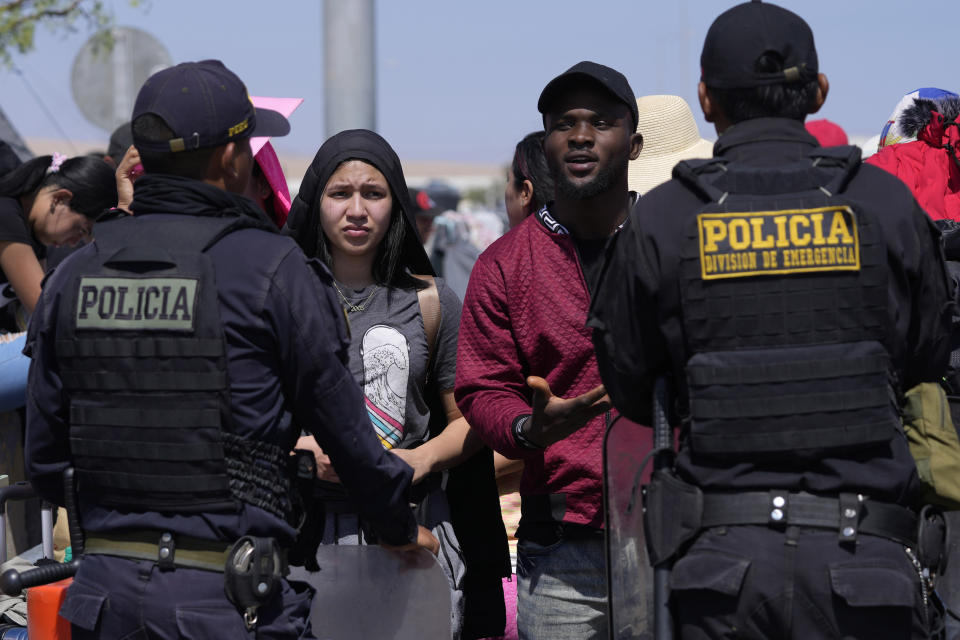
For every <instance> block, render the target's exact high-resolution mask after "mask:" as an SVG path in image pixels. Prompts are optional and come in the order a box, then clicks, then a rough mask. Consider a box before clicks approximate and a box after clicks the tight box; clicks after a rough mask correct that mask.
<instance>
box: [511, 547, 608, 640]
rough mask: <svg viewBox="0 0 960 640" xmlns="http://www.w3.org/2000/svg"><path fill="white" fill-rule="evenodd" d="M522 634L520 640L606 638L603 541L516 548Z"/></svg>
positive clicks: (518, 619)
mask: <svg viewBox="0 0 960 640" xmlns="http://www.w3.org/2000/svg"><path fill="white" fill-rule="evenodd" d="M517 631H518V633H519V636H520V640H541V639H543V638H550V639H551V640H565V639H568V638H569V639H570V640H582V639H584V638H606V637H607V578H606V560H605V555H604V549H603V538H602V537H599V536H598V537H596V538H589V539H577V540H560V541H559V542H556V543H554V544H551V545H549V546H546V547H544V546H542V545H539V544H537V543H535V542H532V541H530V540H521V541H520V543H519V544H518V545H517Z"/></svg>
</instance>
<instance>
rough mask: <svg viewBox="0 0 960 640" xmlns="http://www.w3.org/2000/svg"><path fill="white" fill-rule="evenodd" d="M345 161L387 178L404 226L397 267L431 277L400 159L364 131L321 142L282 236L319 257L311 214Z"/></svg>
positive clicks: (379, 139) (315, 218)
mask: <svg viewBox="0 0 960 640" xmlns="http://www.w3.org/2000/svg"><path fill="white" fill-rule="evenodd" d="M348 160H362V161H363V162H366V163H368V164H370V165H373V166H374V167H376V168H377V170H378V171H380V173H382V174H383V176H384V177H385V178H386V179H387V184H389V185H390V191H391V193H392V194H393V199H394V202H395V203H397V204H398V205H399V206H400V209H401V211H403V218H404V220H405V221H406V223H407V233H406V234H405V236H404V244H403V251H402V254H401V259H400V264H401V265H402V266H404V267H406V268H407V269H409V270H410V272H411V273H417V274H420V275H435V274H434V270H433V266H432V265H431V264H430V259H429V258H428V257H427V252H426V251H424V250H423V245H422V244H421V242H420V234H419V233H418V232H417V224H416V220H415V219H414V211H415V210H416V209H415V207H414V206H413V204H412V203H411V201H410V192H409V191H408V190H407V182H406V180H405V179H404V177H403V168H402V167H401V165H400V158H398V157H397V154H396V152H394V150H393V148H392V147H391V146H390V144H389V143H388V142H387V141H386V140H384V139H383V138H382V137H380V136H379V135H377V134H376V133H374V132H373V131H368V130H366V129H350V130H348V131H343V132H341V133H338V134H336V135H335V136H333V137H331V138H330V139H329V140H327V141H326V142H324V143H323V145H322V146H321V147H320V150H319V151H317V155H316V156H314V158H313V162H311V163H310V166H309V167H308V168H307V172H306V174H304V176H303V181H302V182H301V183H300V192H299V193H298V194H297V197H296V198H294V200H293V204H292V205H291V206H290V215H289V216H288V217H287V223H286V224H285V225H284V227H283V234H284V235H288V236H291V237H292V238H293V239H294V240H296V241H297V243H298V244H299V245H300V248H302V249H303V252H304V253H305V254H307V255H308V256H316V255H318V254H319V251H318V249H319V247H320V234H321V233H322V231H321V229H320V216H318V215H314V211H318V210H319V207H320V198H321V196H322V195H323V189H324V187H326V186H327V181H328V180H330V176H332V175H333V172H334V171H336V170H337V167H339V166H340V165H341V164H343V163H344V162H346V161H348Z"/></svg>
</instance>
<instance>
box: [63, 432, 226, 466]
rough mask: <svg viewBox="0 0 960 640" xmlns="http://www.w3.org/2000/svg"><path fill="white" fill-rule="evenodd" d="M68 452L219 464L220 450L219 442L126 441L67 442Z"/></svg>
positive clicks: (221, 450) (83, 454) (72, 440)
mask: <svg viewBox="0 0 960 640" xmlns="http://www.w3.org/2000/svg"><path fill="white" fill-rule="evenodd" d="M70 452H71V453H72V454H73V455H75V456H96V457H102V458H119V459H128V458H131V459H135V460H179V461H182V462H196V461H198V460H220V459H222V458H223V447H222V446H221V445H220V443H219V442H207V443H202V442H199V443H196V444H192V445H190V446H189V447H185V446H183V445H181V444H165V443H162V442H130V441H127V440H85V439H81V438H71V439H70Z"/></svg>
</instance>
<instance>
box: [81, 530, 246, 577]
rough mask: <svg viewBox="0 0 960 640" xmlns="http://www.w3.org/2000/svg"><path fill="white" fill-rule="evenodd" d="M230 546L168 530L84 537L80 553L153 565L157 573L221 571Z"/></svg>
mask: <svg viewBox="0 0 960 640" xmlns="http://www.w3.org/2000/svg"><path fill="white" fill-rule="evenodd" d="M230 547H231V545H229V544H227V543H226V542H217V541H215V540H203V539H200V538H194V537H191V536H185V535H180V534H174V533H171V532H169V531H128V532H123V533H108V534H96V535H91V536H88V537H87V538H86V540H85V543H84V548H83V552H84V554H95V555H105V556H117V557H120V558H130V559H132V560H150V561H153V562H156V563H157V565H158V566H159V567H160V569H161V570H170V569H173V568H174V567H186V568H189V569H203V570H206V571H219V572H223V569H224V566H225V565H226V562H227V555H228V554H229V552H230Z"/></svg>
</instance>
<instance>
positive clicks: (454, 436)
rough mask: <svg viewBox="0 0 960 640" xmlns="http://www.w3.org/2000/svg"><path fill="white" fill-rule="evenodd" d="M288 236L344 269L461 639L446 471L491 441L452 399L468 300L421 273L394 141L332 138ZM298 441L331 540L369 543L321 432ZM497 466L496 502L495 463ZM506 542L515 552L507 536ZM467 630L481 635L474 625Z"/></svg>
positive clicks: (389, 426)
mask: <svg viewBox="0 0 960 640" xmlns="http://www.w3.org/2000/svg"><path fill="white" fill-rule="evenodd" d="M284 233H287V234H288V235H291V236H293V237H294V238H295V239H296V240H297V242H299V244H300V246H301V247H302V248H303V250H304V252H305V253H306V254H307V255H308V256H315V257H318V258H319V259H321V260H322V261H323V262H324V263H325V264H326V265H327V266H328V267H329V268H330V269H331V271H332V272H333V275H334V279H335V280H334V284H335V287H336V289H337V291H338V292H339V295H340V298H341V302H342V303H343V307H344V310H345V312H346V314H347V317H348V319H349V324H350V329H351V334H352V336H353V343H352V345H351V347H350V356H349V358H350V369H351V372H352V373H353V375H354V376H355V377H356V379H357V381H358V382H359V383H360V385H361V386H362V387H363V389H364V395H365V397H366V405H367V410H368V412H369V415H370V421H371V428H373V429H375V430H376V433H377V435H378V437H379V438H380V441H381V443H382V444H383V446H384V448H386V449H388V450H390V451H392V452H394V453H395V454H396V455H398V456H400V457H401V458H403V460H404V461H406V462H407V463H408V464H409V465H410V466H411V467H413V470H414V477H413V482H414V487H413V489H412V492H411V493H412V496H411V499H413V500H416V501H418V502H419V505H420V506H419V510H418V519H419V520H420V523H421V524H422V525H424V526H426V527H428V528H429V529H431V531H432V532H433V534H434V535H435V536H436V537H437V539H438V540H439V541H440V554H439V558H438V559H439V561H440V564H441V566H442V567H443V569H444V572H445V573H446V574H447V578H448V580H449V582H450V586H451V590H452V595H451V598H452V604H453V609H452V620H451V626H452V637H454V638H459V637H460V633H461V630H462V626H463V613H464V596H463V584H464V575H465V567H464V560H463V553H462V551H461V549H460V543H459V542H458V539H457V536H456V535H455V534H454V530H453V526H452V525H451V510H450V503H449V502H448V494H446V493H445V492H444V490H443V489H442V485H443V484H444V483H443V472H445V471H446V470H448V469H450V468H452V467H454V466H456V465H458V464H460V463H461V462H463V461H464V460H467V459H468V458H470V457H471V456H473V454H475V453H477V452H478V451H480V450H481V448H482V444H481V442H480V440H479V438H478V437H477V436H476V435H475V434H474V433H473V432H472V431H471V430H470V427H469V426H468V425H467V423H466V421H465V420H464V419H463V417H462V416H461V415H460V411H459V409H457V405H456V402H455V401H454V398H453V386H454V376H455V372H456V354H457V332H458V329H459V324H460V300H459V299H458V298H457V296H456V294H454V293H453V292H452V291H451V290H450V289H449V288H448V287H447V286H446V285H445V284H444V282H443V280H442V279H440V278H436V279H433V278H422V277H417V276H433V273H434V272H433V268H432V267H431V265H430V261H429V259H428V258H427V255H426V252H425V251H424V250H423V246H422V245H421V243H420V238H419V236H418V234H417V230H416V223H415V219H414V208H413V207H412V204H411V202H410V196H409V193H408V191H407V185H406V181H405V179H404V176H403V170H402V168H401V166H400V159H399V158H398V157H397V154H396V153H395V152H394V151H393V149H392V148H391V147H390V145H389V144H388V143H387V141H386V140H384V139H383V138H381V137H380V136H379V135H377V134H376V133H374V132H372V131H366V130H351V131H344V132H342V133H339V134H337V135H335V136H333V137H332V138H330V139H329V140H327V141H326V142H325V143H324V144H323V146H321V147H320V150H319V151H318V152H317V155H316V157H315V158H314V160H313V163H312V164H311V165H310V167H309V169H307V173H306V175H305V176H304V179H303V181H302V183H301V186H300V192H299V194H298V195H297V197H296V199H295V200H294V202H293V205H292V207H291V209H290V216H289V218H288V220H287V224H286V226H285V228H284ZM431 282H433V283H435V285H434V284H431ZM433 286H435V288H436V296H435V297H434V298H433V299H434V300H435V301H436V300H437V298H438V299H439V306H440V310H441V314H440V321H439V327H438V328H436V329H435V334H434V336H433V337H434V340H433V342H434V344H433V346H432V348H431V347H429V346H428V342H430V339H429V338H428V335H427V333H428V331H429V329H428V327H429V326H431V325H433V323H431V322H430V321H429V320H424V317H423V316H422V315H421V300H420V295H418V294H419V293H420V292H421V291H422V290H430V289H432V287H433ZM423 304H424V307H423V308H424V309H429V303H427V302H424V303H423ZM427 315H429V311H428V313H427ZM298 447H301V448H309V449H313V450H314V452H315V455H316V457H317V463H318V468H319V471H320V473H319V476H320V481H319V482H318V487H319V489H318V490H319V492H320V497H321V498H322V499H323V500H324V501H326V502H327V504H328V508H327V519H326V531H325V532H324V542H325V543H340V544H356V543H361V544H362V543H363V542H364V533H363V527H362V523H360V522H358V518H357V516H356V514H355V513H350V509H349V508H343V505H342V503H345V502H348V499H347V496H346V495H345V494H344V493H343V491H342V489H341V488H340V486H339V484H338V478H337V475H336V471H335V470H334V469H333V468H332V466H331V465H330V463H329V460H328V459H327V457H326V456H325V455H324V454H323V452H322V451H320V450H319V448H318V447H317V445H316V443H315V442H314V441H313V439H312V438H310V437H307V438H303V439H301V442H299V443H298ZM487 454H489V451H487ZM488 457H489V455H488ZM489 471H490V473H489V479H490V485H489V486H490V487H491V488H492V494H491V495H492V499H493V500H494V501H495V500H496V493H495V486H494V484H493V475H492V462H491V464H490V467H489ZM331 505H337V506H331ZM471 506H472V507H474V508H475V507H476V505H466V507H467V509H470V508H471ZM455 508H456V505H455ZM343 511H345V512H346V513H340V512H343ZM494 517H496V513H495V512H494ZM500 527H501V529H502V523H500ZM491 544H495V543H491ZM503 544H504V553H506V551H505V549H506V539H505V535H504V538H503ZM500 597H501V598H502V595H501V596H500ZM501 602H502V600H501ZM494 617H495V618H496V617H498V616H496V615H495V616H494ZM500 629H501V630H502V626H501V627H500ZM501 633H502V631H501ZM486 635H498V634H486ZM464 637H481V636H479V635H476V634H474V633H473V632H469V631H466V630H465V634H464Z"/></svg>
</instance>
